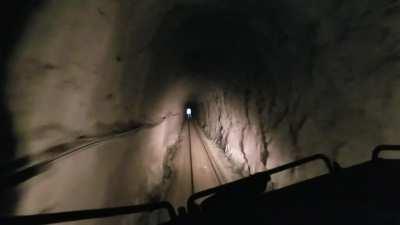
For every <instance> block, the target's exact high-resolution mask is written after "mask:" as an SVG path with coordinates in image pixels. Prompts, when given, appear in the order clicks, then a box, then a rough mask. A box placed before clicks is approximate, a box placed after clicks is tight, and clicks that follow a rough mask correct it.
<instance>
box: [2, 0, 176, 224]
mask: <svg viewBox="0 0 400 225" xmlns="http://www.w3.org/2000/svg"><path fill="white" fill-rule="evenodd" d="M168 5H169V2H168V1H163V2H160V1H110V0H104V1H98V0H85V1H80V0H79V1H70V0H66V1H45V2H43V4H41V6H40V8H38V9H36V10H35V11H34V12H33V15H32V17H31V18H30V19H29V20H28V25H27V28H26V29H25V30H24V32H23V34H22V35H21V40H20V41H19V43H18V44H17V45H16V46H15V48H14V52H13V54H12V56H11V58H10V60H9V64H8V80H7V102H8V107H9V109H10V111H11V114H12V117H13V124H14V128H15V133H16V136H17V140H18V148H17V149H16V155H17V157H18V158H19V157H28V158H29V160H30V164H29V165H34V164H35V163H37V162H41V161H42V160H46V159H48V158H52V157H54V156H55V155H59V154H62V153H63V152H66V151H69V150H71V149H73V148H76V147H77V146H81V145H82V144H85V143H91V142H92V141H96V140H103V139H104V138H107V137H111V138H112V140H110V141H105V142H102V143H100V144H98V145H95V146H92V147H91V148H90V149H89V150H87V149H85V151H78V152H76V153H73V154H71V155H70V156H68V157H64V158H62V159H60V160H57V161H56V162H54V163H51V164H50V167H47V168H46V170H44V171H40V173H38V174H36V176H34V177H32V178H31V179H29V180H28V181H26V182H24V183H23V184H21V185H19V186H18V187H17V192H18V198H19V199H18V201H17V205H16V207H15V209H14V211H15V213H16V214H33V213H45V212H58V211H68V210H79V209H87V208H101V207H116V206H124V205H130V204H140V203H145V202H149V201H158V200H160V198H162V193H163V192H164V191H163V190H164V189H165V188H166V187H167V185H166V182H167V181H166V180H167V179H168V176H170V175H169V173H168V171H169V170H168V163H169V158H168V154H166V153H167V152H168V153H171V154H172V153H173V151H174V149H175V147H174V146H175V145H176V144H177V143H178V141H179V138H178V136H179V133H180V130H181V129H180V126H181V121H182V116H181V114H182V113H181V112H180V108H179V109H176V105H179V104H183V101H184V99H183V98H184V97H181V98H173V97H171V95H172V96H174V95H175V94H174V90H175V89H176V88H175V87H173V85H175V84H174V83H173V82H170V83H162V84H160V83H152V80H151V77H154V75H152V74H154V73H156V72H157V71H156V70H152V67H151V60H152V57H153V53H152V52H151V51H150V50H149V49H150V48H149V46H150V45H151V39H152V36H153V35H154V32H155V31H156V29H157V28H158V24H159V22H160V19H161V18H162V16H163V14H164V13H165V11H167V10H168V8H169V6H168ZM157 88H161V89H162V90H163V93H160V92H161V91H160V90H158V91H159V92H154V90H157ZM171 90H172V91H171ZM160 94H161V95H166V96H170V97H169V101H168V102H167V103H168V104H166V103H165V99H157V97H156V96H158V95H160ZM152 99H153V100H154V99H157V101H152ZM171 99H172V100H171ZM171 105H172V106H173V107H172V108H171ZM179 106H180V105H179ZM127 131H133V132H135V133H134V135H132V134H128V135H125V136H123V135H121V134H122V133H124V132H127ZM4 204H8V203H4ZM10 205H11V204H10ZM9 211H12V210H9ZM136 219H138V218H136V217H124V218H122V220H123V221H127V222H129V221H130V222H132V220H136ZM139 219H140V218H139ZM102 222H103V221H94V222H90V221H89V222H87V224H92V223H94V224H99V223H102ZM108 222H109V223H113V220H110V221H108ZM114 222H117V223H120V222H121V218H115V219H114ZM104 223H105V222H104Z"/></svg>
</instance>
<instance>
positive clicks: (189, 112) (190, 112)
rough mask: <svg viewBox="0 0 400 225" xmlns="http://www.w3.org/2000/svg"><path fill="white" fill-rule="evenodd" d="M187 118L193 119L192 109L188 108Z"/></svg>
mask: <svg viewBox="0 0 400 225" xmlns="http://www.w3.org/2000/svg"><path fill="white" fill-rule="evenodd" d="M186 116H187V118H192V109H191V108H186Z"/></svg>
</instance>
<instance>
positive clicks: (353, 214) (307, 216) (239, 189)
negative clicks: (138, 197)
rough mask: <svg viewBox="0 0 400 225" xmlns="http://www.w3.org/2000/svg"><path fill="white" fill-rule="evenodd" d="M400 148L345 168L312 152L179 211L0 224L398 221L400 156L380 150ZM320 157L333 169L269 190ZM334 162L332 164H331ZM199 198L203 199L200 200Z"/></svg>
mask: <svg viewBox="0 0 400 225" xmlns="http://www.w3.org/2000/svg"><path fill="white" fill-rule="evenodd" d="M392 150H396V151H399V150H400V146H397V145H381V146H378V147H376V148H375V150H374V151H373V154H372V159H371V160H370V161H368V162H365V163H362V164H359V165H356V166H352V167H349V168H342V167H340V165H338V164H337V163H331V162H330V160H329V159H328V158H327V157H325V156H323V155H315V156H311V157H308V158H305V159H302V160H299V161H296V162H293V163H289V164H287V165H284V166H281V167H277V168H275V169H272V170H269V171H265V172H262V173H258V174H255V175H253V176H250V177H247V178H244V179H241V180H239V181H235V182H232V183H228V184H225V185H222V186H219V187H216V188H212V189H209V190H205V191H202V192H199V193H196V194H194V195H192V196H191V197H190V198H189V199H188V203H187V208H186V209H185V208H183V207H181V208H179V210H178V211H179V215H176V212H175V210H174V209H173V207H172V206H171V204H169V203H167V202H161V203H155V204H148V205H138V206H128V207H120V208H109V209H98V210H83V211H74V212H64V213H54V214H42V215H32V216H11V217H2V218H0V224H49V223H57V222H66V221H76V220H84V219H93V218H103V217H110V216H117V215H124V214H132V213H143V212H149V211H154V210H159V209H166V210H167V212H168V214H169V219H170V220H169V221H168V222H166V223H164V224H165V225H179V224H280V225H295V224H298V225H300V224H321V225H322V224H323V225H333V224H335V225H339V224H353V225H354V224H364V225H365V224H371V225H372V224H374V225H383V224H400V204H399V203H400V201H399V200H400V199H399V198H400V197H399V195H398V191H399V190H400V182H399V181H398V180H397V179H396V177H395V176H394V173H396V172H398V171H400V159H383V158H380V157H379V155H380V153H381V152H382V151H392ZM314 160H322V161H323V162H324V163H325V165H327V167H328V170H329V173H328V174H325V175H322V176H319V177H316V178H312V179H309V180H306V181H303V182H300V183H297V184H294V185H291V186H288V187H285V188H282V189H278V190H274V191H271V192H267V193H265V192H264V191H265V189H266V185H267V183H268V182H269V181H270V176H271V175H272V174H274V173H277V172H281V171H283V170H286V169H291V168H293V167H297V166H301V165H303V164H305V163H308V162H311V161H314ZM332 165H334V166H332ZM198 201H199V202H198Z"/></svg>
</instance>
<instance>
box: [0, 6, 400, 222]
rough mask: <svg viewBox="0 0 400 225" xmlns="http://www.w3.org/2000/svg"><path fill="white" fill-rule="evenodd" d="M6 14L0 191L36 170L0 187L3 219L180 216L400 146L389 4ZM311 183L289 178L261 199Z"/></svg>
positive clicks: (26, 9) (59, 9)
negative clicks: (109, 212) (255, 177)
mask: <svg viewBox="0 0 400 225" xmlns="http://www.w3.org/2000/svg"><path fill="white" fill-rule="evenodd" d="M42 2H43V4H44V5H45V6H46V7H43V8H40V10H37V11H36V9H38V7H39V6H41V5H42V4H41V3H42ZM13 4H14V5H12V6H10V7H11V8H4V9H3V10H5V11H7V12H5V13H4V14H5V15H6V16H7V17H9V19H8V21H3V22H2V23H4V26H3V27H4V29H3V30H4V32H3V33H4V34H3V36H2V51H1V55H0V56H1V57H0V59H1V60H2V62H1V67H0V70H1V71H0V72H1V78H0V81H1V82H0V95H1V97H2V100H1V102H0V119H1V120H2V121H3V122H2V123H1V132H0V135H1V138H2V141H3V149H4V150H3V151H2V152H1V153H0V178H2V176H3V174H6V173H7V174H8V173H13V172H15V170H17V169H20V168H22V167H24V166H26V165H28V164H32V165H33V166H32V168H30V170H29V171H23V170H21V171H23V172H24V173H21V176H19V177H13V178H15V180H14V181H15V183H18V185H19V184H22V183H24V182H26V183H24V184H22V185H20V186H17V188H12V189H10V190H7V191H2V189H0V198H1V199H4V201H3V203H2V204H1V205H0V213H1V214H2V213H13V212H18V213H31V212H35V213H36V212H52V211H57V210H58V211H65V210H75V209H78V208H79V207H82V208H96V207H104V206H114V205H125V204H131V203H132V202H135V203H146V202H149V201H150V202H153V201H160V200H167V201H170V202H172V203H173V204H174V206H178V207H179V206H182V205H184V204H185V202H186V200H187V197H188V196H190V195H191V194H193V193H194V192H197V191H200V190H204V189H206V188H209V187H213V186H216V185H220V184H223V183H225V182H228V181H233V180H237V179H240V178H243V177H247V176H250V175H252V174H256V173H258V172H260V171H265V170H270V169H271V168H275V167H277V166H280V165H283V164H285V163H288V162H292V161H295V160H298V159H301V158H304V157H307V156H310V155H313V154H316V153H324V154H326V155H327V156H328V157H330V158H332V160H335V161H338V162H340V163H341V165H344V167H346V166H351V165H354V164H355V163H359V162H361V161H363V160H366V159H369V151H368V150H369V149H371V148H372V147H373V146H375V145H377V144H379V143H396V142H398V137H397V136H398V135H397V134H398V131H399V130H400V126H399V124H400V123H399V119H398V111H399V104H398V100H399V92H398V90H397V89H398V88H397V86H398V85H397V84H399V76H398V73H397V71H398V60H397V59H398V56H397V55H398V51H397V50H396V49H397V45H398V40H399V39H398V37H397V34H398V33H399V32H398V30H397V27H398V26H397V22H396V21H397V19H398V17H396V16H397V15H398V13H397V10H396V9H397V8H396V6H397V5H396V4H397V3H396V1H379V0H376V1H375V0H374V1H368V4H367V3H365V4H364V5H363V4H360V3H359V2H357V1H356V0H350V1H347V2H346V1H339V2H335V3H333V2H331V1H329V3H328V2H324V3H322V2H321V3H320V2H317V1H313V0H309V1H301V2H299V1H293V0H285V1H281V2H276V1H275V2H271V1H260V0H251V1H246V2H243V1H225V0H220V1H213V0H210V1H202V0H198V1H197V0H193V1H192V0H190V1H185V0H177V1H157V0H154V1H153V0H148V1H147V0H144V1H141V0H138V1H130V0H118V1H115V0H104V1H92V0H88V1H86V0H82V1H68V0H60V1H33V0H32V1H24V2H23V3H22V1H15V3H13ZM399 15H400V14H399ZM3 46H4V47H3ZM189 109H190V110H189ZM188 118H190V119H191V120H193V123H189V122H188V121H189V120H187V119H188ZM190 132H191V133H190ZM17 146H18V147H17ZM192 147H193V149H192ZM74 149H75V150H77V149H79V153H78V151H75V150H74ZM89 149H90V150H89ZM366 149H367V150H366ZM70 150H73V151H70ZM81 150H82V151H81ZM86 150H89V151H86ZM66 152H70V153H71V154H70V155H71V157H65V158H63V160H57V162H54V163H52V164H51V165H50V164H49V167H47V165H46V168H45V169H46V170H44V169H42V168H41V167H36V166H40V163H38V164H36V163H37V162H40V161H41V160H42V159H45V158H47V157H55V158H57V157H59V155H62V154H65V153H66ZM46 153H49V154H46ZM72 153H73V154H72ZM189 153H190V154H191V153H193V160H190V163H188V162H189V160H188V158H189V157H188V154H189ZM16 156H18V157H20V158H19V159H18V160H15V161H14V159H15V157H16ZM42 157H43V158H42ZM191 157H192V156H190V158H191ZM10 161H11V163H8V162H10ZM78 162H79V163H78ZM81 162H84V163H81ZM29 166H30V165H29ZM27 167H28V166H27ZM189 167H190V168H191V169H192V170H193V171H192V173H191V174H189V172H188V171H189V170H188V168H189ZM21 171H18V172H21ZM44 171H45V172H44ZM319 173H321V169H320V168H319V167H318V166H315V165H310V166H307V167H304V168H301V169H299V168H293V169H290V171H285V172H284V173H282V174H280V175H277V176H276V177H273V178H272V180H271V183H269V186H268V188H269V189H268V190H275V189H280V188H282V187H285V186H286V185H290V184H292V183H294V182H295V181H299V180H304V179H308V178H309V177H313V176H317V175H318V174H319ZM4 176H5V175H4ZM31 178H32V179H31ZM189 180H191V185H192V187H191V189H190V190H189V188H188V183H189ZM193 181H195V182H193ZM77 184H79V185H77ZM194 186H196V187H195V188H194ZM16 190H18V193H17V191H16ZM64 190H73V191H65V192H64ZM149 196H150V197H149ZM152 196H157V198H154V197H152ZM278 202H279V201H278ZM141 219H142V220H143V221H145V220H146V221H147V220H149V221H150V220H151V219H153V218H150V216H149V217H146V218H144V217H143V218H141ZM121 221H122V220H121ZM121 221H118V222H121ZM143 221H142V222H143ZM146 221H145V222H146ZM142 222H141V223H142ZM145 222H143V223H142V224H144V223H145ZM116 224H117V223H116Z"/></svg>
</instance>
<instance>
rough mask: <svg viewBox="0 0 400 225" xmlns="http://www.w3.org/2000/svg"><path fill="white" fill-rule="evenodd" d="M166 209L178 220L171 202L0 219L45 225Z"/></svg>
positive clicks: (21, 224)
mask: <svg viewBox="0 0 400 225" xmlns="http://www.w3.org/2000/svg"><path fill="white" fill-rule="evenodd" d="M159 209H166V210H167V211H168V214H169V216H170V219H171V220H172V219H175V218H176V212H175V210H174V208H173V207H172V205H171V204H170V203H169V202H158V203H151V204H143V205H133V206H125V207H116V208H105V209H90V210H79V211H70V212H60V213H49V214H38V215H24V216H8V217H0V224H7V225H26V224H29V225H43V224H52V223H61V222H72V221H78V220H87V219H97V218H105V217H112V216H119V215H127V214H134V213H140V212H151V211H154V210H159Z"/></svg>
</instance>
